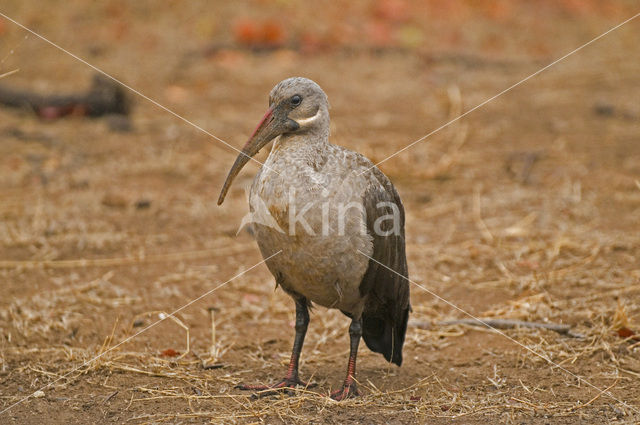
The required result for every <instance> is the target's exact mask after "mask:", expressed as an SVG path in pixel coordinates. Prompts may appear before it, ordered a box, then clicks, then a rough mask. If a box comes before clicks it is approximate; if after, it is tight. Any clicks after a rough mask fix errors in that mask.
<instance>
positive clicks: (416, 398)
mask: <svg viewBox="0 0 640 425" xmlns="http://www.w3.org/2000/svg"><path fill="white" fill-rule="evenodd" d="M409 400H411V401H420V400H422V397H420V396H419V395H414V396H411V397H409Z"/></svg>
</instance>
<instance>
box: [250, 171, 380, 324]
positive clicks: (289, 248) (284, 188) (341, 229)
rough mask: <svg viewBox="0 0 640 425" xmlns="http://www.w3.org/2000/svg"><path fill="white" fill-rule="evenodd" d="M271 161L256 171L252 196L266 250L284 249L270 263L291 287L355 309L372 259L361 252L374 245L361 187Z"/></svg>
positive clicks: (256, 231)
mask: <svg viewBox="0 0 640 425" xmlns="http://www.w3.org/2000/svg"><path fill="white" fill-rule="evenodd" d="M269 165H270V164H269V162H267V163H265V167H264V168H263V169H262V170H261V172H260V173H259V174H258V175H257V176H256V179H255V181H254V184H253V186H252V189H251V194H250V198H249V203H250V210H251V214H252V216H253V217H252V222H253V223H252V226H253V229H254V235H255V237H256V240H257V242H258V245H259V247H260V249H261V251H262V254H263V256H265V257H267V256H269V255H272V254H274V253H276V252H278V251H281V252H280V254H278V255H276V256H275V257H273V259H272V260H270V261H269V268H270V269H271V271H272V272H273V273H274V275H276V276H281V278H282V282H280V284H281V285H283V286H284V287H285V289H288V290H290V291H294V292H296V293H299V294H302V295H304V296H305V297H307V298H309V299H310V300H311V301H314V302H316V303H318V304H320V305H324V306H326V307H336V308H341V309H343V310H345V311H351V310H354V312H355V310H357V309H358V308H359V307H354V306H353V305H355V304H358V303H360V302H361V300H360V296H359V293H358V287H359V284H360V282H361V280H362V276H363V275H364V273H365V271H366V268H367V265H368V261H367V258H366V257H365V256H363V255H362V253H361V252H364V253H366V254H367V255H370V254H371V253H372V250H373V248H372V239H371V237H370V236H369V235H368V234H367V232H366V224H365V223H366V222H365V215H364V210H363V207H362V190H361V188H358V187H357V185H347V184H345V181H344V180H343V179H340V178H336V177H339V176H337V175H336V174H331V173H326V172H325V173H323V172H320V171H318V170H316V169H315V168H314V167H313V166H301V165H300V164H294V165H292V164H288V166H287V167H282V166H278V164H271V165H273V167H272V168H267V167H268V166H269ZM358 251H361V252H358ZM287 287H288V288H287Z"/></svg>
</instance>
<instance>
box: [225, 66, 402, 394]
mask: <svg viewBox="0 0 640 425" xmlns="http://www.w3.org/2000/svg"><path fill="white" fill-rule="evenodd" d="M272 140H274V142H273V146H272V148H271V153H270V154H269V156H268V158H267V160H266V161H265V163H264V164H263V166H262V168H261V169H260V171H259V172H258V174H257V175H256V177H255V179H254V181H253V184H252V186H251V190H250V195H249V207H250V208H249V210H250V212H251V214H252V230H253V234H254V236H255V238H256V241H257V243H258V246H259V248H260V251H261V253H262V256H263V257H264V258H269V257H271V258H269V260H268V261H267V262H266V264H267V267H268V268H269V270H270V271H271V273H272V274H273V276H274V277H275V281H276V285H279V286H280V287H281V288H282V289H283V290H284V291H285V292H286V293H287V294H289V295H290V296H291V297H292V298H293V300H294V302H295V305H296V321H295V339H294V343H293V351H292V354H291V361H290V364H289V368H288V370H287V372H286V375H285V377H284V379H282V380H281V381H280V382H277V383H275V384H273V385H270V386H259V385H243V386H240V387H239V388H242V389H246V390H254V391H259V390H270V389H273V390H276V389H287V388H294V387H296V386H298V385H300V386H306V384H305V383H304V382H302V381H301V380H300V378H299V375H298V362H299V358H300V352H301V350H302V345H303V343H304V338H305V334H306V332H307V326H308V324H309V309H310V307H311V306H312V303H315V304H319V305H321V306H324V307H327V308H336V309H339V310H340V311H341V312H342V313H344V314H345V315H346V316H347V317H349V318H350V319H351V325H350V326H349V336H350V340H351V350H350V354H349V362H348V367H347V376H346V378H345V380H344V383H343V385H342V387H341V388H340V389H339V390H337V391H335V392H333V393H332V394H331V397H332V398H333V399H335V400H342V399H345V398H348V397H352V396H356V395H358V394H359V391H358V388H357V384H356V381H355V373H356V356H357V352H358V345H359V343H360V338H361V337H362V338H363V339H364V342H365V343H366V345H367V346H368V347H369V349H371V350H372V351H374V352H376V353H380V354H382V355H383V356H384V358H385V359H387V361H390V362H393V363H395V364H397V365H398V366H400V365H401V364H402V346H403V343H404V338H405V332H406V329H407V320H408V316H409V311H410V310H411V306H410V304H409V281H408V270H407V259H406V254H405V236H404V221H405V220H404V218H405V217H404V208H403V206H402V203H401V201H400V197H399V195H398V192H397V191H396V189H395V188H394V186H393V184H391V182H390V181H389V179H388V178H387V177H386V176H385V175H384V174H383V173H382V172H381V171H380V170H379V169H378V168H377V167H375V166H374V165H373V163H372V162H371V161H369V160H368V159H367V158H365V157H364V156H362V155H360V154H359V153H356V152H353V151H351V150H349V149H346V148H343V147H341V146H337V145H334V144H331V143H330V142H329V102H328V100H327V96H326V94H325V93H324V91H323V90H322V89H321V88H320V86H319V85H318V84H316V83H315V82H313V81H311V80H309V79H306V78H301V77H295V78H288V79H286V80H283V81H281V82H280V83H278V84H277V85H276V86H275V87H274V88H273V90H271V93H270V96H269V109H268V110H267V112H266V114H265V115H264V117H263V118H262V120H261V121H260V123H259V124H258V127H257V128H256V130H255V131H254V132H253V134H252V135H251V137H250V138H249V141H248V142H247V143H246V145H245V146H244V148H243V149H242V153H241V154H239V156H238V157H237V159H236V161H235V163H234V164H233V166H232V167H231V170H230V171H229V174H228V176H227V179H226V181H225V183H224V186H223V188H222V191H221V193H220V197H219V199H218V205H220V204H222V202H223V201H224V198H225V196H226V194H227V191H228V190H229V187H230V185H231V183H232V182H233V179H234V178H235V177H236V175H237V174H238V173H239V172H240V170H241V169H242V167H243V166H244V165H245V164H246V163H247V162H248V161H249V160H250V159H251V157H253V156H254V155H255V154H256V153H258V152H259V151H260V149H261V148H263V147H264V146H266V145H267V144H268V143H269V142H271V141H272ZM274 254H276V255H274ZM385 266H386V267H385Z"/></svg>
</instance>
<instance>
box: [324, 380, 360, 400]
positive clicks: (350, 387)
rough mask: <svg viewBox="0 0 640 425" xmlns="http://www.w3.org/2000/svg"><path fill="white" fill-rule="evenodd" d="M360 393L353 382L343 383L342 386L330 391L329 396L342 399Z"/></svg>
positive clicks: (356, 395)
mask: <svg viewBox="0 0 640 425" xmlns="http://www.w3.org/2000/svg"><path fill="white" fill-rule="evenodd" d="M360 395H362V394H361V393H360V390H358V386H357V385H356V383H355V382H352V383H349V384H344V385H343V386H342V388H340V389H339V390H336V391H334V392H332V393H331V398H332V399H334V400H335V401H342V400H346V399H348V398H353V397H358V396H360Z"/></svg>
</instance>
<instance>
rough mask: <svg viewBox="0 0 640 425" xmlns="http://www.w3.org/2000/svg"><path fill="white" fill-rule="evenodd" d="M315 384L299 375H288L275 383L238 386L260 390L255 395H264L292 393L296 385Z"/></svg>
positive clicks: (308, 385)
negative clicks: (303, 379) (305, 380)
mask: <svg viewBox="0 0 640 425" xmlns="http://www.w3.org/2000/svg"><path fill="white" fill-rule="evenodd" d="M314 385H315V384H309V383H307V382H304V381H301V380H300V379H299V378H298V377H286V378H284V379H283V380H282V381H280V382H276V383H275V384H273V385H236V388H237V389H239V390H243V391H258V392H259V393H258V394H255V396H256V397H264V396H268V395H273V394H278V393H279V392H285V393H290V392H291V390H293V389H295V388H296V387H303V388H309V387H313V386H314Z"/></svg>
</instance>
